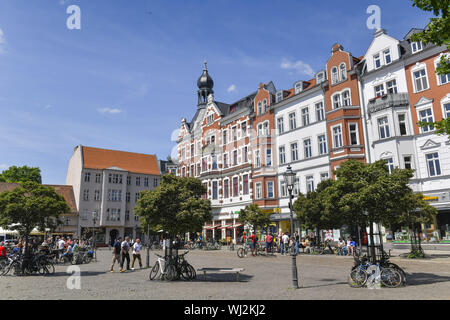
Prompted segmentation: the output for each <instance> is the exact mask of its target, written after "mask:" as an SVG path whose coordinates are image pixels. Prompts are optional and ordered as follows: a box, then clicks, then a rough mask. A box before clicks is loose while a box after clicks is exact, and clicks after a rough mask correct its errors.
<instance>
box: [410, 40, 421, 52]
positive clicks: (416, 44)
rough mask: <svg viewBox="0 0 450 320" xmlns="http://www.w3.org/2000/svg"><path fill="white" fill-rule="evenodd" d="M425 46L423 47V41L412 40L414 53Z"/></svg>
mask: <svg viewBox="0 0 450 320" xmlns="http://www.w3.org/2000/svg"><path fill="white" fill-rule="evenodd" d="M422 49H423V47H422V42H420V41H419V42H411V50H412V53H416V52H419V51H422Z"/></svg>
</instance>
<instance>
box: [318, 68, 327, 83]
mask: <svg viewBox="0 0 450 320" xmlns="http://www.w3.org/2000/svg"><path fill="white" fill-rule="evenodd" d="M324 81H325V71H321V72H319V73H318V74H317V75H316V84H319V83H322V82H324Z"/></svg>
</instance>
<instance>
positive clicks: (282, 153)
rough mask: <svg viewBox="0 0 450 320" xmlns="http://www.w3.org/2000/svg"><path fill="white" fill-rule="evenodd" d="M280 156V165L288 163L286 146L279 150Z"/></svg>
mask: <svg viewBox="0 0 450 320" xmlns="http://www.w3.org/2000/svg"><path fill="white" fill-rule="evenodd" d="M278 151H279V154H280V164H285V163H286V148H285V147H284V146H282V147H279V148H278Z"/></svg>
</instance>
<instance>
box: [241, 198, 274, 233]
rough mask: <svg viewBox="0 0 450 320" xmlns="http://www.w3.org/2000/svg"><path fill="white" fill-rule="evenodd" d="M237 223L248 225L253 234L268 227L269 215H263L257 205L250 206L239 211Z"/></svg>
mask: <svg viewBox="0 0 450 320" xmlns="http://www.w3.org/2000/svg"><path fill="white" fill-rule="evenodd" d="M239 221H242V222H244V223H245V224H248V225H250V226H251V227H252V229H253V232H256V231H257V230H258V228H259V229H260V230H265V229H267V228H268V227H269V225H270V213H264V211H263V210H262V209H261V208H260V207H259V206H258V205H257V204H251V205H248V206H245V208H244V209H241V211H240V212H239Z"/></svg>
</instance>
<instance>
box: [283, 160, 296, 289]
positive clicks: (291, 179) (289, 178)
mask: <svg viewBox="0 0 450 320" xmlns="http://www.w3.org/2000/svg"><path fill="white" fill-rule="evenodd" d="M295 175H296V174H295V172H294V171H292V168H291V166H290V165H289V166H288V167H287V170H286V172H285V173H283V176H284V181H285V182H286V185H287V189H288V192H289V210H290V213H291V237H292V236H293V235H294V218H293V216H292V198H293V196H292V190H293V189H294V183H295ZM296 245H297V240H296V238H295V237H294V248H295V247H296ZM291 255H292V286H293V288H294V289H298V277H297V252H296V251H295V250H293V253H292V254H291Z"/></svg>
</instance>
